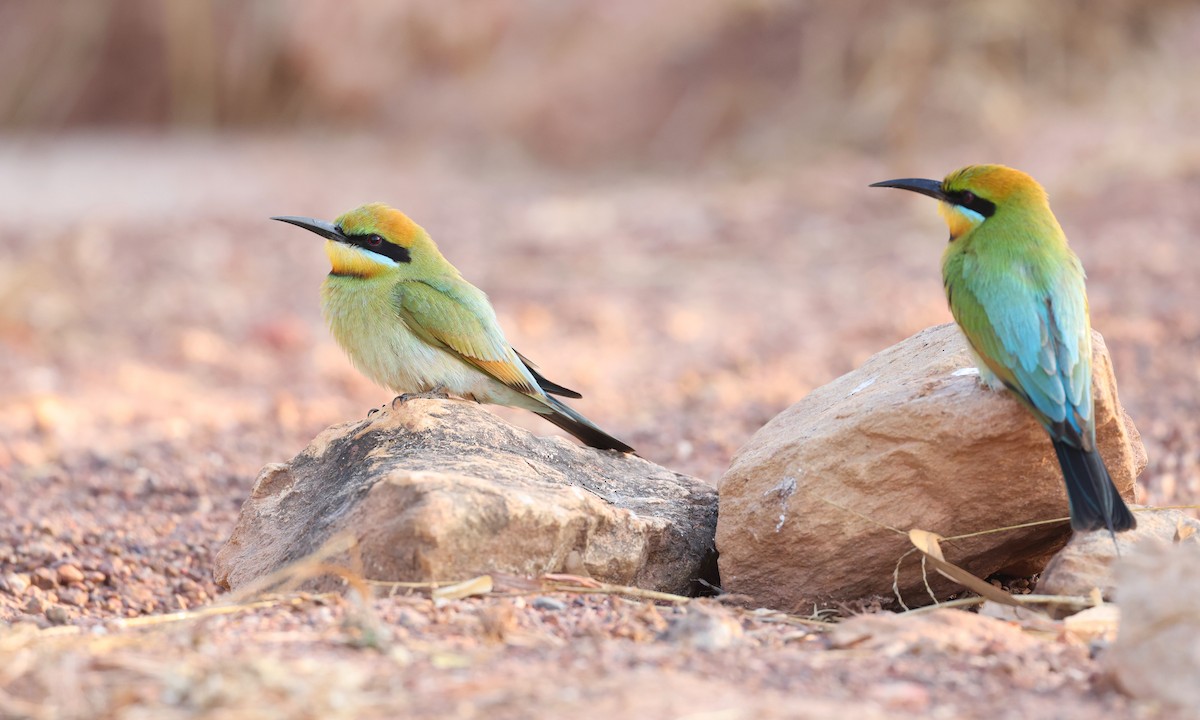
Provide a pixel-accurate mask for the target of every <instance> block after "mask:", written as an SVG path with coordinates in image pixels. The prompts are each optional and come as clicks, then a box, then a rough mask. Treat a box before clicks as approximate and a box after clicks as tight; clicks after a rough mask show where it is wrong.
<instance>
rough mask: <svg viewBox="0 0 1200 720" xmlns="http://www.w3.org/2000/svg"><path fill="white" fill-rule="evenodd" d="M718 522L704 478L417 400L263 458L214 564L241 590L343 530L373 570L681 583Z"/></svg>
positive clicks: (685, 586) (394, 576)
mask: <svg viewBox="0 0 1200 720" xmlns="http://www.w3.org/2000/svg"><path fill="white" fill-rule="evenodd" d="M716 521H717V495H716V491H715V490H714V489H713V488H712V487H710V486H709V485H706V484H705V483H703V482H701V481H699V480H696V479H694V478H691V477H688V476H685V475H680V474H678V473H674V472H671V471H670V470H667V469H665V468H662V467H660V466H658V465H655V464H653V463H650V462H648V461H646V460H644V459H642V458H640V457H636V456H632V455H622V454H620V453H616V452H612V451H598V450H593V449H591V448H585V447H580V446H578V445H575V444H574V443H571V442H569V441H567V440H564V439H562V438H557V437H549V438H542V437H537V436H534V435H533V434H531V433H529V432H527V431H525V430H521V429H519V428H516V427H513V426H511V425H509V424H508V423H506V422H504V421H503V420H501V419H500V418H499V417H497V416H496V415H494V414H492V413H491V412H489V411H487V410H486V409H484V408H483V407H481V406H479V405H476V404H474V403H470V402H465V401H461V400H437V399H423V398H416V399H412V400H408V401H397V402H395V403H393V405H392V406H390V407H387V408H385V409H383V410H381V411H380V412H378V413H375V414H374V415H372V416H371V417H369V418H367V419H365V420H361V421H358V422H350V423H344V424H342V425H336V426H334V427H331V428H329V429H327V430H325V431H324V432H322V433H321V434H320V435H318V436H317V437H316V438H315V439H314V440H313V442H312V444H311V445H310V446H309V447H308V448H307V449H305V450H304V451H303V452H301V453H300V454H299V455H297V456H296V457H295V458H293V459H292V461H291V462H289V463H284V464H278V465H270V466H267V467H266V468H264V469H263V470H262V472H261V473H260V474H259V477H258V479H257V481H256V482H255V486H254V490H253V492H252V493H251V496H250V498H249V499H248V500H246V502H245V504H244V505H243V507H242V512H241V516H240V517H239V519H238V523H237V526H236V527H235V528H234V530H233V534H232V536H231V537H230V538H229V540H228V542H226V544H225V546H224V547H222V548H221V550H220V552H219V553H218V554H217V558H216V566H215V570H214V574H215V576H216V579H217V582H218V583H219V584H221V585H222V586H224V587H226V588H238V587H241V586H244V585H246V584H247V583H249V582H251V581H253V580H255V579H257V578H260V577H263V576H265V575H267V574H270V573H272V572H274V571H275V570H278V569H280V568H282V567H284V566H286V565H288V564H289V563H292V562H294V561H296V560H299V559H301V558H304V557H305V556H307V555H309V554H311V553H313V552H314V551H316V550H318V549H320V548H321V547H322V546H323V545H324V544H325V542H326V541H327V540H329V539H330V538H332V537H334V536H335V535H339V534H341V533H343V532H347V533H349V534H350V535H352V536H353V538H354V539H355V540H356V541H357V545H358V548H357V551H356V552H357V553H358V555H359V556H360V557H361V563H362V565H361V567H362V572H363V573H364V575H365V576H366V577H367V578H368V579H371V580H381V581H454V580H463V579H466V578H470V577H473V576H476V575H479V574H483V573H492V572H499V573H509V574H516V575H526V576H536V575H541V574H543V573H553V572H574V573H584V574H587V575H590V576H591V577H593V578H595V579H597V580H601V581H604V582H611V583H618V584H623V585H635V586H638V587H643V588H649V589H654V590H660V591H664V592H672V593H685V594H686V593H687V592H688V591H689V590H690V589H691V588H692V585H693V583H694V581H695V580H696V579H697V578H699V577H703V576H705V567H706V564H707V567H708V568H709V570H708V572H709V573H710V574H711V573H712V570H711V566H712V557H711V553H712V550H713V537H714V533H715V529H716ZM707 579H709V580H713V581H715V578H714V577H708V578H707ZM336 583H337V580H336V579H334V578H331V577H327V578H324V579H322V580H321V581H319V582H317V583H313V582H309V583H308V586H309V587H321V586H324V587H330V586H332V585H334V584H336Z"/></svg>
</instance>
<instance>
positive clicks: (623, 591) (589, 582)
mask: <svg viewBox="0 0 1200 720" xmlns="http://www.w3.org/2000/svg"><path fill="white" fill-rule="evenodd" d="M542 588H543V590H545V591H552V592H571V593H579V594H581V595H621V596H623V597H631V598H638V599H640V600H657V601H660V602H669V603H675V604H676V605H684V604H687V603H690V602H691V601H692V598H690V597H685V596H683V595H674V594H672V593H666V592H659V591H657V590H645V589H643V588H637V587H629V586H627V585H610V584H608V583H602V582H599V581H597V580H593V579H592V578H585V577H580V576H578V575H560V574H551V575H543V576H542Z"/></svg>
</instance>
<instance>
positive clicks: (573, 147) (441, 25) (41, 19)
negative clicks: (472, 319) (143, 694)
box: [0, 0, 1200, 166]
mask: <svg viewBox="0 0 1200 720" xmlns="http://www.w3.org/2000/svg"><path fill="white" fill-rule="evenodd" d="M1196 16H1197V7H1196V3H1195V2H1194V1H1189V0H1155V1H1154V2H1145V1H1141V0H1062V1H1060V2H1045V1H1044V0H1006V1H1005V2H952V1H950V0H914V1H912V2H881V1H878V0H840V1H839V2H815V1H807V2H806V1H801V0H797V1H788V0H733V1H730V0H656V1H655V2H640V1H638V0H608V1H606V2H582V1H579V0H566V1H562V0H533V1H532V2H525V1H523V0H491V1H487V2H483V1H478V0H474V1H473V0H412V1H409V2H398V3H386V2H375V1H374V0H346V1H344V2H327V1H325V0H260V1H259V2H241V1H239V0H174V1H172V2H158V0H62V1H61V2H29V1H27V0H4V1H3V2H0V127H6V128H10V129H32V130H38V131H45V130H65V129H74V128H81V127H95V126H99V127H140V128H181V127H183V128H206V129H228V128H241V129H296V128H305V127H321V128H334V129H341V130H355V131H363V132H379V133H386V134H388V135H389V136H391V137H393V138H395V139H403V140H407V141H410V142H413V143H418V142H428V141H430V140H433V139H436V140H444V141H450V142H449V143H448V144H455V145H460V146H467V147H473V148H481V149H483V151H485V152H489V153H495V154H499V155H500V156H502V157H508V156H516V157H521V158H526V157H527V158H532V159H534V160H536V161H539V162H544V163H551V164H560V165H565V166H586V165H591V164H596V163H601V162H603V163H612V162H617V163H627V164H656V163H668V164H682V165H685V166H694V165H697V164H700V163H701V162H704V161H711V159H712V158H713V157H714V155H716V156H726V157H731V158H737V159H748V160H763V159H767V158H771V157H778V156H779V155H780V153H781V152H782V153H785V154H786V153H788V152H803V151H804V149H805V148H810V147H814V146H816V147H820V146H821V145H825V144H837V145H847V146H850V147H854V148H859V149H865V150H868V151H872V152H882V151H897V150H899V151H905V150H909V149H912V148H914V147H917V148H919V147H923V146H927V145H940V144H945V143H951V142H963V141H970V140H973V139H976V138H979V137H989V138H992V141H993V142H994V141H995V140H996V139H997V138H998V139H1004V138H1014V137H1019V136H1020V135H1021V133H1023V132H1025V131H1026V129H1027V125H1026V122H1027V119H1028V118H1030V117H1031V116H1035V115H1036V116H1044V115H1045V114H1046V113H1053V112H1056V111H1062V110H1069V109H1080V108H1090V109H1092V110H1093V111H1094V112H1098V113H1120V112H1128V111H1130V110H1135V109H1146V108H1149V107H1156V108H1158V109H1159V112H1162V111H1167V112H1172V113H1177V114H1189V115H1190V116H1191V117H1196V116H1197V113H1200V107H1197V93H1196V92H1194V91H1181V89H1182V88H1185V87H1186V86H1187V85H1193V86H1194V85H1195V83H1196V79H1195V72H1196V67H1197V61H1198V60H1200V37H1198V36H1197V33H1198V32H1200V31H1197V25H1196ZM51 38H53V40H52V41H51V40H50V39H51ZM1180 103H1183V104H1185V106H1183V107H1179V104H1180Z"/></svg>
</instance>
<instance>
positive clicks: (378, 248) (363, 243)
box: [339, 228, 412, 263]
mask: <svg viewBox="0 0 1200 720" xmlns="http://www.w3.org/2000/svg"><path fill="white" fill-rule="evenodd" d="M339 230H340V228H339ZM342 235H344V236H345V238H346V242H347V243H349V244H351V245H353V246H355V247H360V248H362V249H363V250H367V251H369V252H373V253H375V254H376V255H382V256H383V257H385V258H389V259H391V260H394V261H396V262H398V263H409V262H412V255H410V254H409V252H408V248H406V247H400V246H399V245H397V244H396V243H391V242H388V241H387V240H385V239H384V238H382V237H380V236H379V235H376V234H374V233H364V234H360V235H346V233H344V232H343V233H342Z"/></svg>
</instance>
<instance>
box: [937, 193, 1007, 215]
mask: <svg viewBox="0 0 1200 720" xmlns="http://www.w3.org/2000/svg"><path fill="white" fill-rule="evenodd" d="M946 199H947V200H949V201H950V202H952V203H954V204H955V205H961V206H963V207H965V208H966V209H968V210H974V211H975V212H977V213H979V214H980V215H982V216H984V217H985V218H990V217H991V216H992V215H994V214H995V213H996V203H994V202H992V201H991V200H984V199H983V198H981V197H979V196H978V195H976V194H975V193H972V192H970V191H967V190H955V191H954V192H948V193H946Z"/></svg>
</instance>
